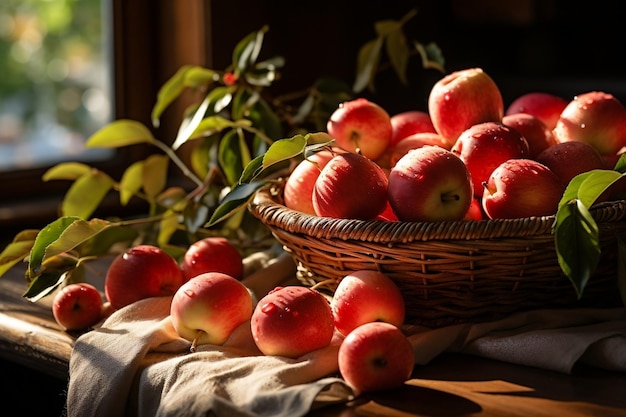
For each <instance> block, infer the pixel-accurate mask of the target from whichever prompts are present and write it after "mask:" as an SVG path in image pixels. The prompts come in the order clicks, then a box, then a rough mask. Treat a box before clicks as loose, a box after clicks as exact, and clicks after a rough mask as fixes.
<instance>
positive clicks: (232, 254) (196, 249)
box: [180, 236, 243, 281]
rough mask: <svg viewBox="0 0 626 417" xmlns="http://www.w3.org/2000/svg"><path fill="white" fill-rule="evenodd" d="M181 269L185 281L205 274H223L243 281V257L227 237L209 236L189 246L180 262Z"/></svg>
mask: <svg viewBox="0 0 626 417" xmlns="http://www.w3.org/2000/svg"><path fill="white" fill-rule="evenodd" d="M180 269H181V270H182V271H183V276H184V280H185V281H188V280H189V279H191V278H193V277H195V276H196V275H200V274H203V273H205V272H222V273H224V274H227V275H230V276H232V277H233V278H236V279H241V278H242V276H243V256H242V255H241V252H239V249H237V247H236V246H235V245H234V244H232V243H231V242H230V241H229V240H228V239H226V238H225V237H223V236H209V237H206V238H203V239H200V240H198V241H196V242H193V243H192V244H191V245H189V247H188V248H187V250H186V251H185V253H184V255H183V258H182V260H181V262H180Z"/></svg>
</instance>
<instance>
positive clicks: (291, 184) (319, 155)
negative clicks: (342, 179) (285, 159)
mask: <svg viewBox="0 0 626 417" xmlns="http://www.w3.org/2000/svg"><path fill="white" fill-rule="evenodd" d="M334 155H335V153H334V151H329V150H322V151H319V152H316V153H314V154H312V155H311V156H309V157H308V158H307V159H303V160H302V161H300V162H299V163H298V165H296V167H295V168H294V169H293V171H292V172H291V174H289V178H287V181H285V188H284V189H283V199H284V201H285V206H287V207H288V208H290V209H292V210H297V211H301V212H303V213H306V214H310V215H312V216H315V209H314V208H313V187H314V186H315V180H317V177H319V175H320V172H321V171H322V168H324V166H325V165H326V163H327V162H328V161H330V160H331V158H332V157H333V156H334Z"/></svg>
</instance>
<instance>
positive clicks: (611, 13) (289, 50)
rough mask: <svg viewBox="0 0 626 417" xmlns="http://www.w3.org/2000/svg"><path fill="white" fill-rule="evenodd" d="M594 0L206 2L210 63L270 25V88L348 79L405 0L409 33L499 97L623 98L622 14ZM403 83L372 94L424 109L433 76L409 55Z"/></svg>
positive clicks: (218, 64)
mask: <svg viewBox="0 0 626 417" xmlns="http://www.w3.org/2000/svg"><path fill="white" fill-rule="evenodd" d="M618 5H619V3H618V2H614V1H605V0H598V1H594V2H591V3H586V4H585V6H584V7H574V5H573V4H572V3H571V2H570V1H566V0H516V1H503V0H424V1H419V0H413V1H411V0H386V1H374V2H363V1H352V0H347V1H337V0H334V1H331V0H316V1H313V0H305V1H300V2H298V6H297V7H296V6H294V3H293V2H291V1H286V0H233V1H229V2H213V5H212V15H213V17H212V33H213V35H212V36H213V54H212V57H213V62H212V65H213V66H214V67H215V68H222V67H225V66H226V65H228V63H229V62H230V54H231V51H232V49H233V47H234V45H235V43H236V42H237V41H238V40H239V39H241V38H242V37H243V36H245V35H246V34H248V33H249V32H251V31H254V30H257V29H259V28H260V27H261V26H262V25H264V24H268V25H269V26H270V32H269V33H268V35H267V37H266V46H265V52H266V53H267V55H268V56H269V55H274V54H280V55H283V56H285V57H286V58H287V66H286V68H285V69H284V71H283V74H284V78H283V79H282V80H281V81H280V83H279V84H278V85H277V86H276V87H277V89H278V90H284V91H293V90H296V89H298V88H301V87H303V86H308V85H310V84H311V83H312V82H313V80H314V79H316V78H317V77H320V76H324V75H333V76H339V77H341V78H342V79H344V80H346V81H347V82H349V83H352V81H353V80H354V74H355V68H356V54H357V51H358V48H359V47H360V46H361V45H363V44H364V43H365V42H367V41H368V40H370V39H372V38H374V36H375V32H374V29H373V24H374V22H376V21H378V20H383V19H399V18H400V17H402V16H403V15H404V14H405V13H407V12H408V11H409V10H410V9H412V8H417V9H418V15H417V16H416V17H414V18H413V19H412V21H411V22H410V23H409V25H408V26H407V35H408V37H409V39H413V40H417V41H420V42H422V43H428V42H436V43H437V44H438V45H439V46H440V47H441V49H442V51H443V54H444V56H445V58H446V69H447V70H448V71H452V70H455V69H462V68H468V67H472V66H479V67H482V68H483V69H484V70H485V71H487V73H489V74H490V75H491V76H492V77H493V78H494V79H495V80H496V82H497V83H498V84H499V85H500V87H501V89H502V92H503V95H504V97H505V102H509V101H510V100H512V99H513V98H514V97H515V96H516V95H519V94H521V93H524V92H527V91H530V90H544V91H549V92H553V93H557V94H560V95H563V96H565V97H567V98H569V97H571V96H573V95H575V94H577V93H582V92H584V91H587V90H591V89H603V90H606V91H609V92H612V93H614V94H615V95H616V96H618V97H619V98H620V99H621V100H623V101H626V36H623V30H622V29H621V27H622V24H623V23H622V22H624V21H625V20H626V12H624V11H623V10H621V9H622V8H618V7H617V6H618ZM410 65H411V71H410V74H411V84H410V86H408V87H407V86H403V85H401V84H400V83H399V81H398V80H397V79H396V78H395V77H394V76H393V74H392V73H390V72H389V73H388V74H384V75H381V76H380V78H379V79H378V80H377V93H376V94H377V99H378V100H379V101H381V102H382V103H381V104H384V105H385V106H387V107H388V108H389V109H392V110H394V111H395V110H398V111H399V110H403V109H407V108H422V109H423V108H425V105H426V99H427V95H428V91H429V90H430V87H431V86H432V84H433V83H434V82H435V81H436V80H437V79H438V78H440V77H441V74H440V73H438V72H437V71H434V70H424V69H422V68H421V67H420V61H419V59H418V58H417V57H415V58H414V59H412V61H411V64H410Z"/></svg>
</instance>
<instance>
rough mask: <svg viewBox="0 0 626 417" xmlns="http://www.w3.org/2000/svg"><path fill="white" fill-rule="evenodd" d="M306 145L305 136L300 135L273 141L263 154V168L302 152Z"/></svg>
mask: <svg viewBox="0 0 626 417" xmlns="http://www.w3.org/2000/svg"><path fill="white" fill-rule="evenodd" d="M306 145H307V138H306V137H305V136H302V135H295V136H294V137H292V138H289V139H279V140H277V141H275V142H274V143H272V145H271V146H270V147H269V149H268V150H267V152H265V155H264V156H263V169H267V168H269V167H271V166H272V165H275V164H277V163H279V162H282V161H286V160H288V159H291V158H293V157H296V156H298V155H301V154H303V153H304V150H305V149H306Z"/></svg>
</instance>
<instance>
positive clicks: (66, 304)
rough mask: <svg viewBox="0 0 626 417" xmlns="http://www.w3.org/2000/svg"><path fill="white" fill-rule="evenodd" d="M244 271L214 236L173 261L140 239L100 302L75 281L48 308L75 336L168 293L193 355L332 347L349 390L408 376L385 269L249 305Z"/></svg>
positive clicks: (396, 300)
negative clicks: (203, 350) (331, 287)
mask: <svg viewBox="0 0 626 417" xmlns="http://www.w3.org/2000/svg"><path fill="white" fill-rule="evenodd" d="M242 272H243V259H242V258H241V255H240V254H239V252H238V250H237V249H236V248H235V247H234V246H233V245H232V244H230V243H229V242H228V241H227V240H226V239H224V238H221V237H210V238H206V239H203V240H200V241H198V242H196V243H194V244H193V245H191V246H190V247H189V249H188V250H187V252H186V253H185V255H184V257H183V258H182V260H181V262H180V264H179V263H178V262H177V261H176V260H175V259H174V258H173V257H172V256H170V255H169V254H168V253H167V252H165V251H163V250H161V249H160V248H158V247H156V246H152V245H138V246H134V247H132V248H129V249H128V250H126V251H125V252H124V253H121V254H120V255H118V256H117V257H116V258H115V259H114V260H113V262H112V263H111V265H110V266H109V269H108V271H107V275H106V278H105V284H104V285H105V287H104V293H105V294H104V295H105V297H104V298H103V297H102V294H101V293H100V291H99V290H98V289H97V288H96V287H95V286H93V285H91V284H88V283H74V284H70V285H67V286H65V287H63V288H62V289H61V290H59V292H57V294H56V295H55V297H54V300H53V304H52V311H53V314H54V317H55V319H56V320H57V322H58V323H59V325H61V326H62V327H64V328H65V329H66V330H68V331H78V332H82V331H88V330H89V329H90V328H92V327H93V326H96V325H97V324H98V323H99V322H100V321H102V320H103V319H104V318H105V317H107V316H108V315H110V314H111V313H113V312H114V311H115V310H119V309H122V308H124V307H126V306H128V305H130V304H132V303H134V302H137V301H139V300H143V299H146V298H149V297H161V296H172V302H171V305H170V319H171V323H172V325H173V327H174V329H175V330H176V332H177V333H178V335H179V336H180V337H181V338H184V339H186V340H188V341H189V342H191V345H190V351H191V352H192V353H193V352H195V351H196V349H197V347H198V346H199V345H204V344H211V345H219V346H221V345H229V344H233V345H235V344H236V345H237V346H238V347H241V346H246V347H248V348H253V349H255V350H256V351H257V354H259V355H275V356H282V357H287V358H293V359H297V358H301V357H303V356H305V355H307V354H310V353H312V352H314V351H317V350H319V349H330V351H331V352H334V353H333V354H336V355H337V363H338V369H339V371H340V373H341V375H342V376H343V378H344V379H345V380H346V382H347V383H348V384H350V386H351V387H352V388H353V390H354V392H355V393H362V392H366V391H375V390H380V389H389V388H394V387H398V386H400V385H402V384H403V383H404V382H405V381H406V380H407V379H408V378H409V377H410V375H411V373H412V371H413V366H414V354H413V347H412V345H411V343H410V342H409V339H408V338H407V337H406V335H405V334H404V333H403V331H402V329H401V326H402V325H403V323H404V319H405V304H404V299H403V297H402V294H401V292H400V290H399V288H398V287H397V286H396V284H395V283H394V282H393V281H392V280H391V279H390V278H389V277H388V276H387V275H385V274H383V273H381V272H378V271H372V270H362V271H354V272H352V273H350V274H347V275H346V276H345V277H344V278H343V279H342V280H341V281H340V283H339V284H338V287H337V289H336V291H335V293H334V294H333V296H332V297H331V298H329V297H328V296H326V295H324V294H322V293H321V292H319V291H317V290H316V289H314V288H309V287H304V286H299V285H287V286H277V287H274V288H273V289H272V290H270V291H269V292H267V294H264V295H262V297H261V298H260V299H259V300H258V301H257V300H256V298H255V295H254V294H253V293H252V291H251V290H250V289H249V288H248V287H247V286H246V285H245V282H246V281H245V279H243V276H242Z"/></svg>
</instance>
